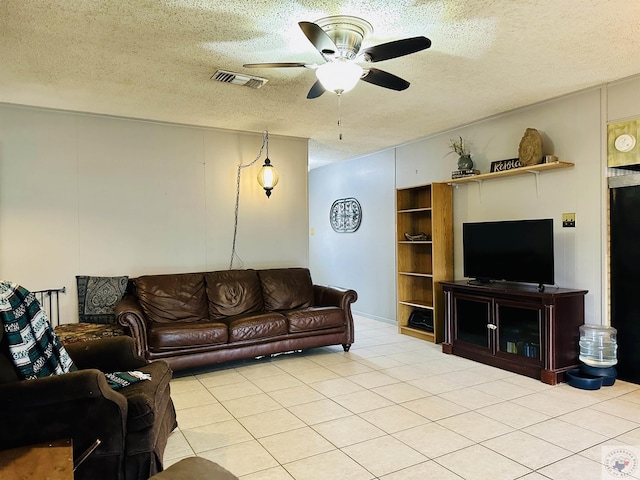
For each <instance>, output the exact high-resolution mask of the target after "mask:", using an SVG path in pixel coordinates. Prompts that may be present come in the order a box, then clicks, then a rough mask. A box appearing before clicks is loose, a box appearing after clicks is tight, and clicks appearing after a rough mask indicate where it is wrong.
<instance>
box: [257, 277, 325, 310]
mask: <svg viewBox="0 0 640 480" xmlns="http://www.w3.org/2000/svg"><path fill="white" fill-rule="evenodd" d="M258 276H259V277H260V283H261V285H262V296H263V298H264V308H265V310H267V311H273V310H291V309H294V308H304V307H310V306H311V305H313V283H312V281H311V274H310V273H309V270H308V269H307V268H273V269H268V270H259V271H258Z"/></svg>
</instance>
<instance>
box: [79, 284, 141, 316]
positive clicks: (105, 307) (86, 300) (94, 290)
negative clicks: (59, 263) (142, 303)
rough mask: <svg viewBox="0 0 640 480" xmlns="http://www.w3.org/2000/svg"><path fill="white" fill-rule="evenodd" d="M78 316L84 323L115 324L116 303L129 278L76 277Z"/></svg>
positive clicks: (122, 293)
mask: <svg viewBox="0 0 640 480" xmlns="http://www.w3.org/2000/svg"><path fill="white" fill-rule="evenodd" d="M76 280H77V282H78V315H79V321H80V322H84V323H110V324H114V323H116V316H115V309H116V303H118V302H119V301H120V299H121V298H122V296H123V295H124V292H125V290H126V289H127V282H128V280H129V277H127V276H122V277H91V276H88V275H78V276H76Z"/></svg>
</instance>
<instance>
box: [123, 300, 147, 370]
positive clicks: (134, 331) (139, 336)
mask: <svg viewBox="0 0 640 480" xmlns="http://www.w3.org/2000/svg"><path fill="white" fill-rule="evenodd" d="M116 319H117V321H118V323H119V324H120V325H122V326H123V327H128V328H129V331H130V332H131V336H132V337H133V339H134V340H135V342H136V351H137V353H138V355H140V356H141V357H145V358H146V355H145V352H146V351H147V350H148V349H149V345H148V344H147V317H146V315H145V314H144V312H143V311H142V307H141V306H140V303H139V302H138V299H137V298H136V297H135V296H134V295H132V294H130V293H128V294H125V296H124V297H122V299H121V300H120V301H119V302H118V303H117V304H116Z"/></svg>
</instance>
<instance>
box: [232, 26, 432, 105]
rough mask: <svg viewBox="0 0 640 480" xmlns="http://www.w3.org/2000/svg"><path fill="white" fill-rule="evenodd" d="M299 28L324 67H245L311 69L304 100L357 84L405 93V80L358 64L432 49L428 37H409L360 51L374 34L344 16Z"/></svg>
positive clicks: (296, 64)
mask: <svg viewBox="0 0 640 480" xmlns="http://www.w3.org/2000/svg"><path fill="white" fill-rule="evenodd" d="M298 25H299V26H300V28H301V29H302V32H303V33H304V34H305V36H306V37H307V39H309V41H310V42H311V43H312V44H313V46H314V47H315V48H316V49H317V50H318V51H319V52H320V55H322V58H323V59H324V61H325V62H324V63H322V64H316V63H312V64H308V63H304V62H282V63H247V64H245V65H244V67H246V68H286V67H304V68H310V69H313V70H315V71H316V76H317V77H318V80H316V82H315V83H314V84H313V86H312V87H311V90H309V93H308V94H307V98H318V97H319V96H320V95H322V94H323V93H324V92H325V91H327V90H329V91H332V92H335V93H336V94H338V95H341V94H342V93H344V92H347V91H349V90H351V89H352V88H353V87H354V86H355V85H356V83H357V82H358V80H363V81H365V82H368V83H371V84H373V85H378V86H380V87H384V88H389V89H391V90H396V91H400V90H405V89H407V88H408V87H409V82H407V81H406V80H404V79H402V78H400V77H398V76H396V75H393V74H391V73H388V72H385V71H383V70H379V69H377V68H369V67H365V68H363V67H361V66H360V65H358V62H367V63H374V62H381V61H383V60H389V59H392V58H397V57H402V56H404V55H409V54H410V53H415V52H419V51H420V50H425V49H427V48H429V47H430V46H431V40H429V39H428V38H427V37H411V38H405V39H402V40H396V41H393V42H388V43H382V44H380V45H376V46H373V47H369V48H365V49H363V50H360V47H361V45H362V40H363V39H364V38H365V37H366V36H367V35H368V34H370V33H371V32H372V31H373V27H372V26H371V24H370V23H369V22H367V21H366V20H363V19H361V18H358V17H352V16H347V15H338V16H332V17H325V18H321V19H320V20H317V21H316V22H315V23H313V22H299V23H298Z"/></svg>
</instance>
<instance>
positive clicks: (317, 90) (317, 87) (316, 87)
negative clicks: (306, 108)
mask: <svg viewBox="0 0 640 480" xmlns="http://www.w3.org/2000/svg"><path fill="white" fill-rule="evenodd" d="M324 92H325V89H324V87H323V86H322V84H321V83H320V80H316V83H314V84H313V86H312V87H311V90H309V93H307V98H308V99H312V98H318V97H319V96H320V95H322V94H323V93H324Z"/></svg>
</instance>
